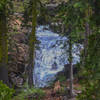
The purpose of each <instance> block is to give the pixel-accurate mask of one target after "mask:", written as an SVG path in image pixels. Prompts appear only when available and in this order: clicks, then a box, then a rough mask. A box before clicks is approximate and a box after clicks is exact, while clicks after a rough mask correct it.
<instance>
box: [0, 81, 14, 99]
mask: <svg viewBox="0 0 100 100" xmlns="http://www.w3.org/2000/svg"><path fill="white" fill-rule="evenodd" d="M13 93H14V90H13V89H10V88H9V87H8V86H6V85H5V84H3V82H1V81H0V100H11V98H12V96H13Z"/></svg>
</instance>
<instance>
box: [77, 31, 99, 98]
mask: <svg viewBox="0 0 100 100" xmlns="http://www.w3.org/2000/svg"><path fill="white" fill-rule="evenodd" d="M80 75H81V76H82V77H83V78H84V79H83V80H81V84H82V85H83V87H84V89H83V91H82V94H80V95H79V96H78V100H99V99H100V33H99V32H97V33H96V34H93V35H91V36H90V37H89V45H88V56H87V58H86V64H85V66H84V68H82V71H81V74H80Z"/></svg>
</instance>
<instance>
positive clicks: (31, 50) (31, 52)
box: [28, 0, 37, 88]
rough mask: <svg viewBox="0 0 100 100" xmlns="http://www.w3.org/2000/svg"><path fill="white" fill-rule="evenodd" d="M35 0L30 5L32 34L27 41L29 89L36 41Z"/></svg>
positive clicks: (31, 83) (31, 80) (31, 84)
mask: <svg viewBox="0 0 100 100" xmlns="http://www.w3.org/2000/svg"><path fill="white" fill-rule="evenodd" d="M36 7H37V0H33V5H32V33H31V34H30V39H29V66H28V67H29V70H28V73H29V75H28V84H29V87H30V88H31V87H32V86H33V69H34V58H35V41H36V36H35V32H36V22H37V11H36V10H37V8H36Z"/></svg>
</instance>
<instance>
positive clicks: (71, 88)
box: [69, 28, 73, 97]
mask: <svg viewBox="0 0 100 100" xmlns="http://www.w3.org/2000/svg"><path fill="white" fill-rule="evenodd" d="M72 60H73V57H72V36H71V28H69V65H70V96H71V97H73V65H72Z"/></svg>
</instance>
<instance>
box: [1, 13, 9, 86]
mask: <svg viewBox="0 0 100 100" xmlns="http://www.w3.org/2000/svg"><path fill="white" fill-rule="evenodd" d="M7 62H8V48H7V22H6V16H5V11H4V12H3V14H1V15H0V80H2V81H3V82H4V83H5V84H7V85H9V80H8V68H7Z"/></svg>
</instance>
